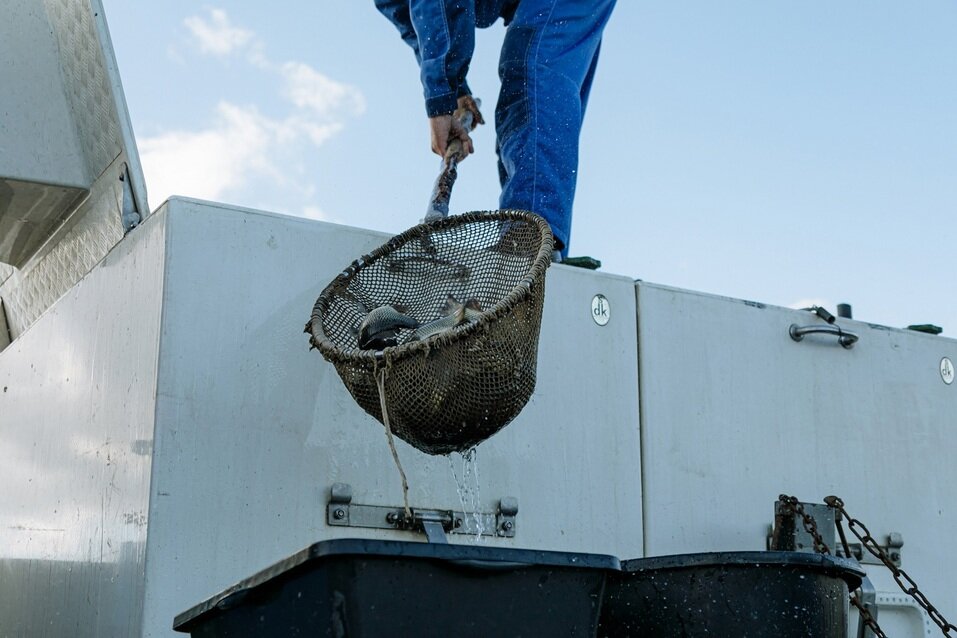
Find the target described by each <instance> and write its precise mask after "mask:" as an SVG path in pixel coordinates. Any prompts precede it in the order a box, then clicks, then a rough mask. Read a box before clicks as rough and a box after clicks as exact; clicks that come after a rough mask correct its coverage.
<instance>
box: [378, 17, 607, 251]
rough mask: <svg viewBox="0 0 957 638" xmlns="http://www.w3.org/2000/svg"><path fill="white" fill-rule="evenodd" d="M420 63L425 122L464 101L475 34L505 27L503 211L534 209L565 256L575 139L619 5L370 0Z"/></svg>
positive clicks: (500, 141) (499, 109) (499, 129)
mask: <svg viewBox="0 0 957 638" xmlns="http://www.w3.org/2000/svg"><path fill="white" fill-rule="evenodd" d="M375 4H376V7H377V8H378V9H379V11H380V12H382V13H383V14H384V15H385V16H386V17H387V18H389V20H391V21H392V23H393V24H394V25H395V26H396V27H397V28H398V29H399V33H400V34H401V36H402V39H403V40H404V41H405V42H406V43H407V44H408V45H409V46H411V47H412V50H413V51H414V52H415V57H416V60H417V61H418V63H419V68H420V71H421V73H420V76H421V80H422V87H423V90H424V94H425V108H426V112H427V113H428V115H429V117H434V116H436V115H444V114H447V113H452V112H453V111H454V110H455V108H456V99H457V98H458V97H459V96H462V95H468V94H470V91H469V88H468V83H467V82H466V75H467V74H468V69H469V63H470V61H471V58H472V52H473V50H474V48H475V28H476V27H478V28H485V27H488V26H491V25H492V24H493V23H494V22H495V21H496V20H498V18H500V17H501V18H503V19H504V20H505V24H506V25H507V27H508V28H507V30H506V32H505V41H504V43H503V45H502V53H501V57H500V59H499V78H500V79H501V81H502V87H501V91H500V93H499V97H498V104H497V105H496V108H495V132H496V145H495V150H496V153H497V154H498V167H499V179H500V181H501V185H502V194H501V196H500V198H499V206H500V207H501V208H515V209H521V210H530V211H532V212H535V213H538V214H539V215H541V216H543V217H544V218H545V219H546V220H548V223H549V224H550V225H551V227H552V232H553V233H554V234H555V238H556V239H557V242H558V243H557V244H556V247H559V248H560V249H561V251H562V256H563V257H565V256H567V254H568V252H567V251H568V242H569V235H570V231H571V223H572V202H573V201H574V199H575V181H576V177H577V174H578V138H579V134H580V132H581V125H582V118H583V117H584V115H585V105H586V104H587V102H588V93H589V91H590V90H591V84H592V79H593V78H594V76H595V66H596V64H597V62H598V52H599V49H600V45H601V35H602V31H603V30H604V28H605V24H606V23H607V22H608V18H609V16H610V15H611V11H612V9H613V8H614V6H615V0H375Z"/></svg>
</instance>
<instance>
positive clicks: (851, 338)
mask: <svg viewBox="0 0 957 638" xmlns="http://www.w3.org/2000/svg"><path fill="white" fill-rule="evenodd" d="M788 334H789V335H791V338H792V339H794V340H795V341H801V340H802V339H804V335H810V334H828V335H834V336H835V337H837V341H838V343H840V344H841V345H842V346H844V347H845V348H851V347H852V346H853V345H854V344H855V343H857V340H858V339H860V337H858V336H857V335H856V334H855V333H853V332H850V331H848V330H844V329H843V328H841V327H840V326H836V325H834V324H825V325H814V326H799V325H797V324H796V323H792V324H791V327H790V328H788Z"/></svg>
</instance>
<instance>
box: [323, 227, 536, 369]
mask: <svg viewBox="0 0 957 638" xmlns="http://www.w3.org/2000/svg"><path fill="white" fill-rule="evenodd" d="M489 220H492V221H524V222H531V223H533V224H535V225H536V226H537V227H538V229H539V233H540V236H541V242H540V244H539V247H538V252H537V253H536V255H535V258H534V259H533V260H532V263H531V266H530V267H529V270H528V272H527V273H526V275H525V276H524V277H523V278H522V279H521V280H519V281H518V282H517V283H516V285H515V286H514V287H513V288H512V290H511V291H510V292H509V293H508V294H507V295H505V296H504V297H503V298H502V299H500V300H499V301H498V302H496V303H495V304H494V305H493V306H492V307H491V308H488V309H487V310H484V311H483V312H482V314H481V316H480V317H479V318H478V320H476V321H473V322H469V323H467V324H465V325H462V326H457V327H455V328H453V329H451V330H447V331H445V332H443V333H441V334H439V335H434V336H432V337H430V338H428V339H426V340H423V341H412V342H408V343H404V344H401V345H398V346H392V347H388V348H385V349H384V350H362V349H360V348H358V347H347V348H344V347H342V346H340V345H339V344H337V343H336V342H335V341H333V340H332V339H330V338H329V337H327V336H326V334H325V331H324V330H323V325H322V317H323V315H324V314H325V312H326V310H327V309H328V306H329V303H330V300H331V298H332V296H333V295H334V294H335V293H336V292H337V291H339V290H341V289H344V288H346V287H347V286H348V285H349V283H350V282H351V281H352V279H353V278H354V277H355V276H356V274H357V273H358V272H360V271H361V270H362V269H363V268H366V267H368V266H370V265H372V264H374V263H375V262H377V261H378V260H380V259H383V258H385V257H388V256H389V255H391V254H392V253H393V252H395V251H396V250H398V249H399V248H401V247H402V246H404V245H406V244H408V243H409V242H411V241H416V240H421V239H422V238H425V237H427V236H428V235H430V234H431V233H434V232H436V231H441V230H445V229H449V228H454V227H456V226H461V225H464V224H470V223H475V222H482V221H489ZM553 244H554V238H553V236H552V231H551V227H550V226H549V225H548V222H546V221H545V219H544V218H542V217H541V216H539V215H536V214H535V213H532V212H529V211H524V210H516V209H502V210H496V211H475V212H470V213H464V214H462V215H453V216H449V217H446V218H443V219H439V220H435V221H431V222H425V223H422V224H419V225H417V226H413V227H412V228H410V229H408V230H407V231H405V232H403V233H400V234H399V235H396V236H395V237H393V238H392V239H390V240H389V241H387V242H386V243H384V244H382V245H381V246H379V247H378V248H376V249H375V250H373V251H372V252H370V253H367V254H365V255H363V256H361V257H359V258H358V259H356V260H354V261H353V262H352V263H351V264H349V265H348V266H347V267H346V268H345V269H344V270H343V271H342V272H341V273H339V274H338V275H337V276H336V277H335V279H333V280H332V281H331V282H330V283H329V284H328V285H327V286H326V287H325V288H324V289H323V290H322V292H321V293H320V295H319V298H318V299H317V300H316V303H315V305H314V306H313V309H312V315H311V317H310V320H309V323H308V324H307V325H306V332H307V333H309V335H310V337H309V342H310V344H311V346H312V347H313V348H316V349H318V350H319V352H320V353H321V354H322V356H323V357H324V358H325V359H326V360H327V361H330V362H332V363H345V362H349V363H352V364H358V365H361V366H362V367H364V368H367V369H368V370H369V371H375V370H377V369H378V368H379V366H380V365H382V363H383V362H384V361H385V362H388V364H389V365H392V364H396V363H399V362H401V361H402V360H405V359H408V358H412V357H416V356H422V354H423V353H428V352H429V351H430V350H432V349H433V348H442V347H444V346H448V345H450V344H452V343H455V342H456V341H459V340H462V339H467V338H469V336H471V335H473V334H475V333H478V332H480V331H484V330H486V329H487V328H488V326H489V325H490V324H491V323H493V322H494V321H496V320H497V319H499V318H500V317H502V316H503V315H505V314H507V313H509V312H511V310H512V309H514V308H515V307H516V306H518V305H519V304H521V303H522V302H524V301H525V300H526V299H528V297H529V296H530V295H531V290H532V287H533V286H536V285H542V284H543V283H544V276H545V270H546V269H547V268H548V267H549V266H550V265H551V260H552V250H553Z"/></svg>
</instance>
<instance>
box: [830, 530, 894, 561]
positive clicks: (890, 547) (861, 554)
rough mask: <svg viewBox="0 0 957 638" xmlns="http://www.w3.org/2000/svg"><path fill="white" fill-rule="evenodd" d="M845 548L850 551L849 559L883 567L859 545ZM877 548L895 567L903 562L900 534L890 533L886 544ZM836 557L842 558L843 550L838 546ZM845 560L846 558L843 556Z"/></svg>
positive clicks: (849, 544)
mask: <svg viewBox="0 0 957 638" xmlns="http://www.w3.org/2000/svg"><path fill="white" fill-rule="evenodd" d="M847 546H848V547H849V548H850V550H851V556H850V558H854V559H857V562H859V563H861V564H862V565H883V563H882V562H881V561H880V559H879V558H877V557H876V556H874V555H873V554H871V553H870V552H868V551H865V550H864V548H863V547H861V544H860V543H848V544H847ZM879 547H880V548H881V549H882V550H884V553H885V554H887V557H888V558H889V559H890V561H891V562H892V563H894V565H895V566H896V567H900V566H901V563H902V562H903V553H902V551H901V548H902V547H904V536H903V535H902V534H901V533H900V532H891V533H890V534H888V535H887V544H885V545H879ZM834 553H835V554H837V555H838V556H844V548H843V547H841V546H840V545H838V547H837V550H836V551H835V552H834ZM845 558H847V557H846V556H845Z"/></svg>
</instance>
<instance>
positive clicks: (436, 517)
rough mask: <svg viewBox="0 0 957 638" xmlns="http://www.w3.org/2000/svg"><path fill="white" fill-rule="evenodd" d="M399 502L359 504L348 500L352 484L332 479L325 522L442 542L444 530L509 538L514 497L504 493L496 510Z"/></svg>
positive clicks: (512, 529) (515, 503) (512, 530)
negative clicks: (403, 532) (414, 534)
mask: <svg viewBox="0 0 957 638" xmlns="http://www.w3.org/2000/svg"><path fill="white" fill-rule="evenodd" d="M411 511H412V516H411V517H409V516H408V515H407V514H406V512H405V508H403V507H402V506H397V507H390V506H384V505H361V504H357V503H353V502H352V486H351V485H349V484H348V483H334V484H333V486H332V489H331V490H330V496H329V502H328V504H327V505H326V522H327V523H328V524H329V525H332V526H334V527H366V528H373V529H397V530H407V531H413V532H423V533H424V534H425V535H426V538H427V539H428V540H429V542H430V543H444V542H446V538H445V535H446V534H467V535H471V536H479V535H481V536H497V537H500V538H513V537H514V536H515V525H516V518H517V517H518V499H516V498H515V497H512V496H506V497H504V498H502V499H501V500H500V501H499V505H498V511H496V512H463V511H456V510H439V509H423V508H418V507H414V508H411Z"/></svg>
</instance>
